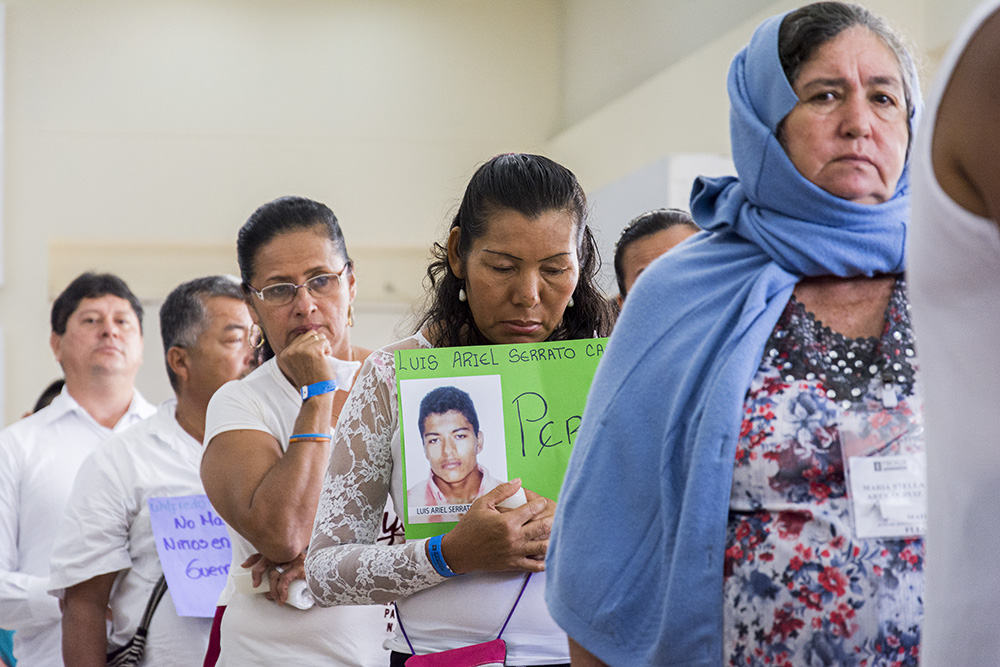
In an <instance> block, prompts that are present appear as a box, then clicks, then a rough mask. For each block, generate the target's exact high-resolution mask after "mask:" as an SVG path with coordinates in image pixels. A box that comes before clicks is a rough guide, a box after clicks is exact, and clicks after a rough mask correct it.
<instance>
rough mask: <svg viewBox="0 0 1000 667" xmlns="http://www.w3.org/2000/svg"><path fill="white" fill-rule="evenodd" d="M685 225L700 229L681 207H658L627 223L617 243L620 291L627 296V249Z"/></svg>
mask: <svg viewBox="0 0 1000 667" xmlns="http://www.w3.org/2000/svg"><path fill="white" fill-rule="evenodd" d="M678 225H685V226H688V227H691V228H692V229H694V230H695V231H698V230H699V229H700V227H698V225H697V223H695V221H694V218H692V217H691V214H690V213H688V212H687V211H682V210H681V209H679V208H658V209H656V210H654V211H646V212H645V213H642V214H640V215H637V216H636V217H634V218H632V221H631V222H629V223H628V224H627V225H625V229H623V230H622V234H621V236H619V237H618V242H617V243H615V278H616V279H617V280H618V293H619V294H621V295H622V296H625V267H624V262H625V249H626V248H628V247H629V246H630V245H632V244H633V243H634V242H636V241H638V240H639V239H641V238H645V237H647V236H650V235H651V234H655V233H656V232H662V231H663V230H664V229H670V228H671V227H677V226H678Z"/></svg>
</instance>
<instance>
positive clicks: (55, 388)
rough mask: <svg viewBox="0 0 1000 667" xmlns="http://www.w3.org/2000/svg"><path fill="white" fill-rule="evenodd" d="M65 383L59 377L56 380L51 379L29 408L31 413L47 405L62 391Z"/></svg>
mask: <svg viewBox="0 0 1000 667" xmlns="http://www.w3.org/2000/svg"><path fill="white" fill-rule="evenodd" d="M65 384H66V380H65V379H64V378H59V379H58V380H53V381H52V383H51V384H49V386H48V387H46V388H45V389H43V390H42V393H41V394H40V395H39V396H38V400H37V401H35V407H33V408H32V409H31V414H35V413H36V412H38V411H39V410H42V409H43V408H47V407H49V404H50V403H52V401H54V400H55V398H56V396H58V395H59V393H60V392H61V391H62V388H63V385H65Z"/></svg>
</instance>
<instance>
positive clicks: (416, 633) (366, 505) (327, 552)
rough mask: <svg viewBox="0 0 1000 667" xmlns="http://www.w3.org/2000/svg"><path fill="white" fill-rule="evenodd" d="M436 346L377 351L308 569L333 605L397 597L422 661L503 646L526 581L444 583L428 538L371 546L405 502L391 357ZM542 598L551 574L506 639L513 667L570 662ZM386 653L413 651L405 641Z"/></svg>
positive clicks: (363, 378) (522, 607)
mask: <svg viewBox="0 0 1000 667" xmlns="http://www.w3.org/2000/svg"><path fill="white" fill-rule="evenodd" d="M429 347H431V345H430V343H429V342H428V341H427V339H426V338H424V337H423V336H422V335H419V334H418V335H415V336H411V337H410V338H406V339H404V340H402V341H399V342H396V343H393V344H392V345H389V346H387V347H384V348H382V349H381V350H378V351H376V352H375V353H373V354H372V355H371V356H370V357H369V358H368V360H367V361H366V362H365V365H364V366H363V367H362V369H361V375H360V376H359V377H358V381H357V382H356V383H355V385H354V388H353V389H351V395H350V397H349V398H348V399H347V403H346V404H345V405H344V409H343V410H342V411H341V413H340V419H339V420H338V421H337V432H336V434H335V438H334V447H333V452H332V454H331V457H330V471H329V472H328V473H327V478H326V481H325V483H324V486H323V494H322V495H321V496H320V502H319V509H318V510H317V513H316V525H315V527H314V529H313V539H312V543H311V545H310V547H309V551H310V553H309V559H308V560H307V561H306V567H307V578H308V580H309V582H310V588H311V590H312V591H313V595H315V596H317V597H318V598H319V599H322V600H324V601H325V602H326V603H327V604H344V603H350V602H352V601H355V602H356V601H365V600H376V601H382V600H386V599H389V600H392V599H398V605H399V613H400V619H399V620H400V622H401V623H402V626H403V628H404V629H405V630H406V633H407V635H408V636H409V638H410V641H411V642H412V643H413V647H414V649H415V651H416V653H417V654H418V655H423V654H425V653H433V652H437V651H445V650H449V649H454V648H460V647H462V646H468V645H469V644H475V643H479V642H485V641H490V640H492V639H496V637H497V634H498V633H499V632H500V629H501V627H502V626H503V622H504V619H505V618H506V617H507V614H508V613H509V612H510V610H511V607H512V606H513V604H514V601H515V600H516V599H517V595H518V592H519V591H520V589H521V584H522V583H523V581H524V574H523V573H518V572H473V573H470V574H464V575H462V576H458V577H452V578H450V579H445V578H444V577H442V576H441V575H439V574H438V573H437V572H436V571H435V570H434V567H433V566H432V565H431V564H430V560H429V559H428V557H427V552H426V546H425V543H426V540H411V541H408V542H406V543H405V544H403V545H399V546H391V547H387V546H385V545H382V544H373V543H372V542H373V541H374V539H373V536H374V534H375V533H374V531H375V528H376V527H375V526H374V522H375V521H376V520H377V516H376V514H375V512H374V511H373V510H374V508H377V507H378V506H379V505H380V503H381V502H382V499H384V498H385V497H386V495H387V494H391V498H392V500H393V503H395V506H397V507H401V506H402V502H403V497H404V495H405V494H406V489H405V488H404V487H403V479H402V451H401V449H402V448H401V446H400V438H399V409H398V398H397V393H396V365H395V359H394V356H393V355H394V352H395V351H396V350H406V349H417V348H429ZM544 593H545V573H544V572H542V573H539V574H534V575H532V577H531V579H530V580H529V582H528V585H527V587H526V588H525V589H524V595H523V597H522V598H521V600H520V602H519V603H518V605H517V609H516V610H515V612H514V615H513V616H512V617H511V620H510V624H509V625H508V626H507V629H506V630H505V631H504V633H503V639H504V641H505V642H506V643H507V663H508V664H511V665H548V664H556V663H567V662H569V645H568V643H567V639H566V633H565V632H563V630H562V629H561V628H560V627H559V626H558V625H556V623H555V621H554V620H553V619H552V617H551V616H550V615H549V610H548V607H547V606H546V604H545V596H544ZM397 625H398V624H397ZM388 647H389V648H391V649H392V650H394V651H399V652H401V653H410V652H411V651H410V649H409V647H408V645H407V643H406V640H405V639H404V638H403V636H402V634H401V633H397V634H396V636H394V637H393V639H392V641H391V642H390V643H389V645H388Z"/></svg>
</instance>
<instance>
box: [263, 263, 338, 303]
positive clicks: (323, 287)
mask: <svg viewBox="0 0 1000 667" xmlns="http://www.w3.org/2000/svg"><path fill="white" fill-rule="evenodd" d="M349 268H351V262H348V263H347V264H345V265H344V268H342V269H341V270H340V272H339V273H323V274H321V275H318V276H313V277H312V278H310V279H309V280H307V281H305V282H304V283H302V284H301V285H296V284H295V283H276V284H274V285H268V286H267V287H265V288H264V289H257V288H256V287H254V286H253V285H249V284H248V285H247V287H248V288H250V291H251V292H253V293H254V294H256V295H257V298H258V299H260V300H261V301H263V302H264V303H266V304H267V305H269V306H287V305H288V304H290V303H291V302H292V300H293V299H295V295H296V294H297V293H298V291H299V288H300V287H305V288H306V289H307V290H309V293H310V294H312V295H313V296H333V295H334V294H335V293H336V292H337V288H338V287H340V280H341V278H342V277H343V275H344V272H345V271H347V270H348V269H349Z"/></svg>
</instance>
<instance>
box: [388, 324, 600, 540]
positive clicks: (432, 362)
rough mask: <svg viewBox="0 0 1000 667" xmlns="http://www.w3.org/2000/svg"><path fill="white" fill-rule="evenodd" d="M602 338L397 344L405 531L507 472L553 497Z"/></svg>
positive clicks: (446, 520) (448, 513) (453, 509)
mask: <svg viewBox="0 0 1000 667" xmlns="http://www.w3.org/2000/svg"><path fill="white" fill-rule="evenodd" d="M606 340H607V339H604V338H595V339H589V340H574V341H559V342H548V343H534V344H518V345H490V346H477V347H457V348H434V349H420V350H402V351H398V352H396V378H397V382H398V390H399V392H398V395H399V406H400V407H399V414H400V440H401V442H402V451H403V483H404V486H405V487H406V489H407V497H406V508H405V510H404V512H403V517H404V524H405V527H406V536H407V538H417V537H428V536H431V535H438V534H442V533H445V532H447V531H448V530H449V529H450V528H451V527H452V526H453V524H454V523H455V522H456V521H458V518H459V515H460V514H462V513H464V512H466V511H467V510H468V508H469V506H470V505H471V503H472V502H473V501H474V500H475V499H476V498H478V497H479V496H481V495H483V494H484V493H486V492H488V491H490V490H491V489H493V488H494V487H495V486H496V485H497V484H500V483H501V482H504V481H507V480H510V479H515V478H518V477H520V478H521V480H522V483H523V486H524V488H527V489H530V490H532V491H534V492H536V493H539V494H541V495H543V496H546V497H548V498H552V499H556V498H557V496H558V493H559V488H560V486H561V485H562V480H563V476H564V475H565V473H566V465H567V463H568V461H569V455H570V452H571V450H572V446H573V440H574V439H575V436H576V430H577V428H579V425H580V421H581V418H582V415H583V408H584V406H585V405H586V402H587V393H588V391H589V389H590V383H591V381H592V380H593V377H594V372H595V371H596V369H597V363H598V362H599V361H600V358H601V355H602V354H603V352H604V345H605V343H606ZM523 501H524V499H523V498H521V499H520V502H523Z"/></svg>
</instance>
